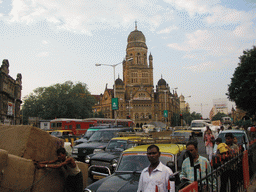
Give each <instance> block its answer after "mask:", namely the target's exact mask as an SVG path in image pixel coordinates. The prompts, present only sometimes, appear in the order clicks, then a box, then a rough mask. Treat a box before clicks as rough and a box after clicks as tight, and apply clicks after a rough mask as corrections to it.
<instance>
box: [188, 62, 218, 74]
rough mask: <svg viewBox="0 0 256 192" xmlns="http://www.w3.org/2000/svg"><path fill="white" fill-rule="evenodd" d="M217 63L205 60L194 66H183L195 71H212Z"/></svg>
mask: <svg viewBox="0 0 256 192" xmlns="http://www.w3.org/2000/svg"><path fill="white" fill-rule="evenodd" d="M215 67H216V65H215V64H214V63H213V62H212V61H208V62H204V63H201V64H197V65H193V66H188V67H183V68H184V69H187V70H190V71H192V72H195V73H204V72H206V71H210V70H212V69H214V68H215Z"/></svg>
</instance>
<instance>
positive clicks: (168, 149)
mask: <svg viewBox="0 0 256 192" xmlns="http://www.w3.org/2000/svg"><path fill="white" fill-rule="evenodd" d="M155 145H157V146H158V147H159V150H160V152H161V153H172V154H177V153H179V152H180V151H183V150H184V149H186V145H182V144H155ZM148 146H150V145H140V146H136V147H133V148H130V149H127V150H125V151H124V153H126V152H128V153H130V152H147V148H148Z"/></svg>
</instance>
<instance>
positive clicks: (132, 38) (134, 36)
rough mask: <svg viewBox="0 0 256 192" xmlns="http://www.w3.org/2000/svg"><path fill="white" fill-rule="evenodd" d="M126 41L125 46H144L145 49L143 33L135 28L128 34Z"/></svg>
mask: <svg viewBox="0 0 256 192" xmlns="http://www.w3.org/2000/svg"><path fill="white" fill-rule="evenodd" d="M127 42H128V45H127V48H131V47H144V48H146V49H147V45H146V38H145V36H144V34H143V33H142V32H141V31H139V30H137V29H135V30H134V31H132V32H131V33H130V34H129V36H128V38H127Z"/></svg>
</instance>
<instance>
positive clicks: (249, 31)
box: [233, 22, 256, 39]
mask: <svg viewBox="0 0 256 192" xmlns="http://www.w3.org/2000/svg"><path fill="white" fill-rule="evenodd" d="M255 32H256V30H255V25H254V23H253V22H246V23H243V24H241V25H239V26H237V27H236V28H235V30H234V31H233V33H234V34H235V35H236V37H238V38H239V37H240V38H247V39H250V38H252V39H253V38H255V35H254V34H255Z"/></svg>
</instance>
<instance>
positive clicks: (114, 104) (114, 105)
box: [112, 98, 118, 110]
mask: <svg viewBox="0 0 256 192" xmlns="http://www.w3.org/2000/svg"><path fill="white" fill-rule="evenodd" d="M112 110H118V98H112Z"/></svg>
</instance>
